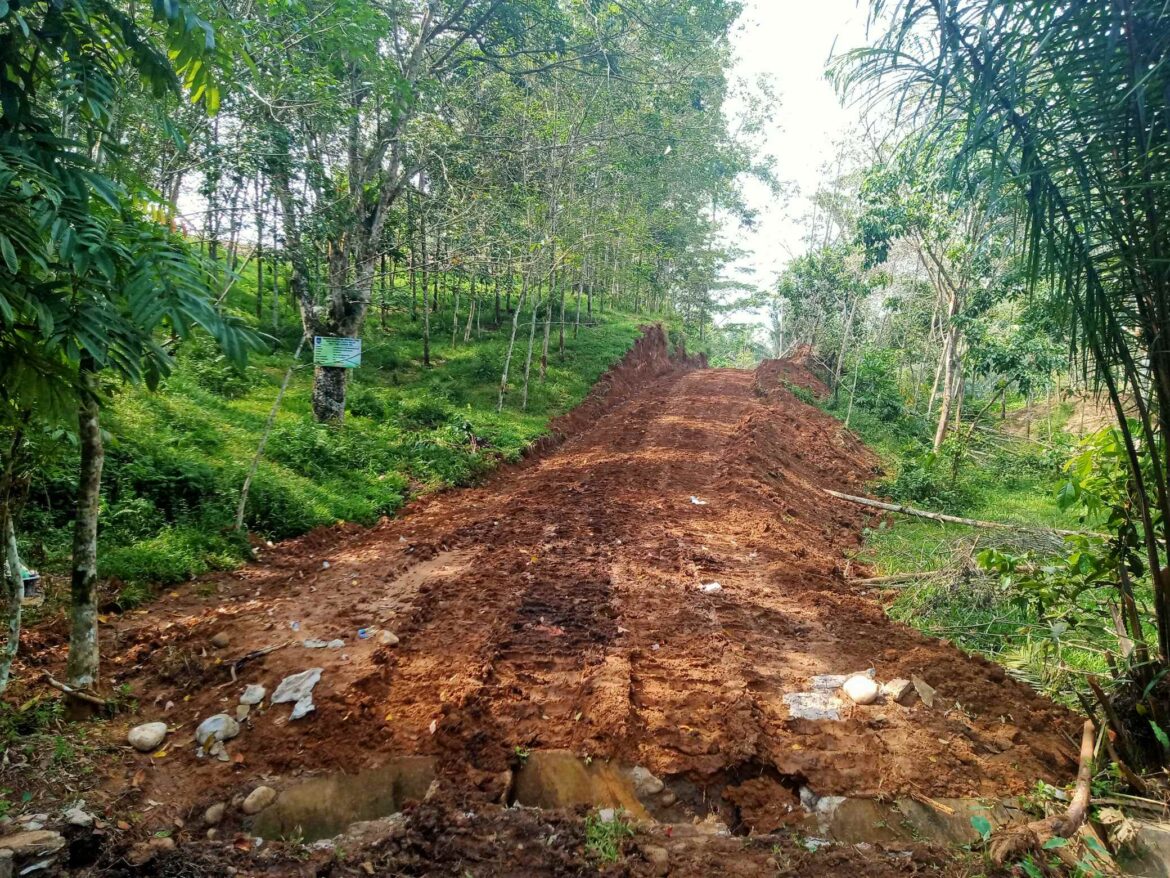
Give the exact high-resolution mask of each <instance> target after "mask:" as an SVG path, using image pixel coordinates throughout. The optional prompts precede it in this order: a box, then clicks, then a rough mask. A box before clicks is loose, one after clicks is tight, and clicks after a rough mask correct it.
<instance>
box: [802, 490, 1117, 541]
mask: <svg viewBox="0 0 1170 878" xmlns="http://www.w3.org/2000/svg"><path fill="white" fill-rule="evenodd" d="M822 490H823V491H824V492H825V493H826V494H828V495H829V496H830V497H836V498H837V499H838V500H848V501H849V502H850V503H857V504H858V505H860V506H869V507H872V508H874V509H884V510H885V511H887V512H900V513H902V514H903V515H913V516H916V517H918V518H929V519H930V520H931V521H942V522H946V523H948V524H965V525H967V526H968V527H984V528H996V529H999V530H1016V531H1019V530H1027V531H1036V532H1038V533H1051V534H1058V535H1060V536H1062V537H1084V536H1093V537H1103V536H1105V534H1099V533H1092V532H1089V531H1083V530H1061V529H1060V528H1057V527H1034V526H1030V525H1026V524H1015V523H1011V522H1005V521H981V520H979V519H977V518H962V517H960V516H958V515H947V514H945V513H942V512H927V511H926V510H925V509H915V508H914V507H913V506H901V505H899V504H897V503H885V502H883V501H881V500H871V499H870V498H869V497H855V496H853V495H852V494H842V493H841V492H840V491H830V490H829V489H828V488H823V489H822Z"/></svg>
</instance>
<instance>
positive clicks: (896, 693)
mask: <svg viewBox="0 0 1170 878" xmlns="http://www.w3.org/2000/svg"><path fill="white" fill-rule="evenodd" d="M913 689H914V684H913V683H911V682H910V681H909V680H903V679H902V678H901V677H899V678H897V679H896V680H890V681H889V682H888V683H884V684H883V685H882V697H884V698H888V699H889V700H890V701H896V702H898V703H899V704H901V703H902V701H903V700H904V699H905V698H906V697H907V696H908V695H909V694H910V692H911V691H912V690H913Z"/></svg>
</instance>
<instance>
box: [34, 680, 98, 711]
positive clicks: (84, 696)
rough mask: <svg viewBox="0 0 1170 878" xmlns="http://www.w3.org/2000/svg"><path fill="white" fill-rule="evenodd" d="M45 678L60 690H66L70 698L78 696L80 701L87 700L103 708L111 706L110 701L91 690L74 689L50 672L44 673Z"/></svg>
mask: <svg viewBox="0 0 1170 878" xmlns="http://www.w3.org/2000/svg"><path fill="white" fill-rule="evenodd" d="M44 680H45V682H46V683H48V684H49V685H50V686H52V687H53V688H54V689H56V690H58V691H60V692H64V693H65V694H66V695H68V696H69V697H70V698H76V699H78V700H79V701H85V702H87V703H89V704H92V705H94V706H95V707H101V708H106V707H109V702H108V701H106V700H105V699H104V698H99V697H98V696H97V695H93V694H91V693H89V692H84V691H82V690H81V689H74V688H73V687H72V686H69V685H66V684H65V683H62V682H61V681H60V680H54V679H53V678H52V677H51V676H50V675H49V674H45V675H44Z"/></svg>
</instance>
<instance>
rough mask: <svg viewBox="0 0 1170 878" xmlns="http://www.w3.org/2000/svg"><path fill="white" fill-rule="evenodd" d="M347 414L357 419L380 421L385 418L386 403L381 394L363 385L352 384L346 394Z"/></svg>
mask: <svg viewBox="0 0 1170 878" xmlns="http://www.w3.org/2000/svg"><path fill="white" fill-rule="evenodd" d="M346 403H347V404H348V405H349V412H350V414H352V415H356V416H357V417H359V418H369V419H370V420H372V421H381V420H383V419H384V418H385V417H386V402H385V400H383V399H382V396H381V394H379V393H378V391H377V390H375V389H374V388H372V387H368V386H366V385H364V384H354V385H353V386H351V387H350V388H349V392H348V393H347V394H346Z"/></svg>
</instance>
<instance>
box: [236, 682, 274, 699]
mask: <svg viewBox="0 0 1170 878" xmlns="http://www.w3.org/2000/svg"><path fill="white" fill-rule="evenodd" d="M267 694H268V690H267V689H265V688H264V687H263V686H261V685H260V684H259V683H252V684H251V685H250V686H248V688H246V689H245V690H244V694H243V695H241V696H240V704H259V703H260V702H261V701H263V700H264V696H265V695H267Z"/></svg>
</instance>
